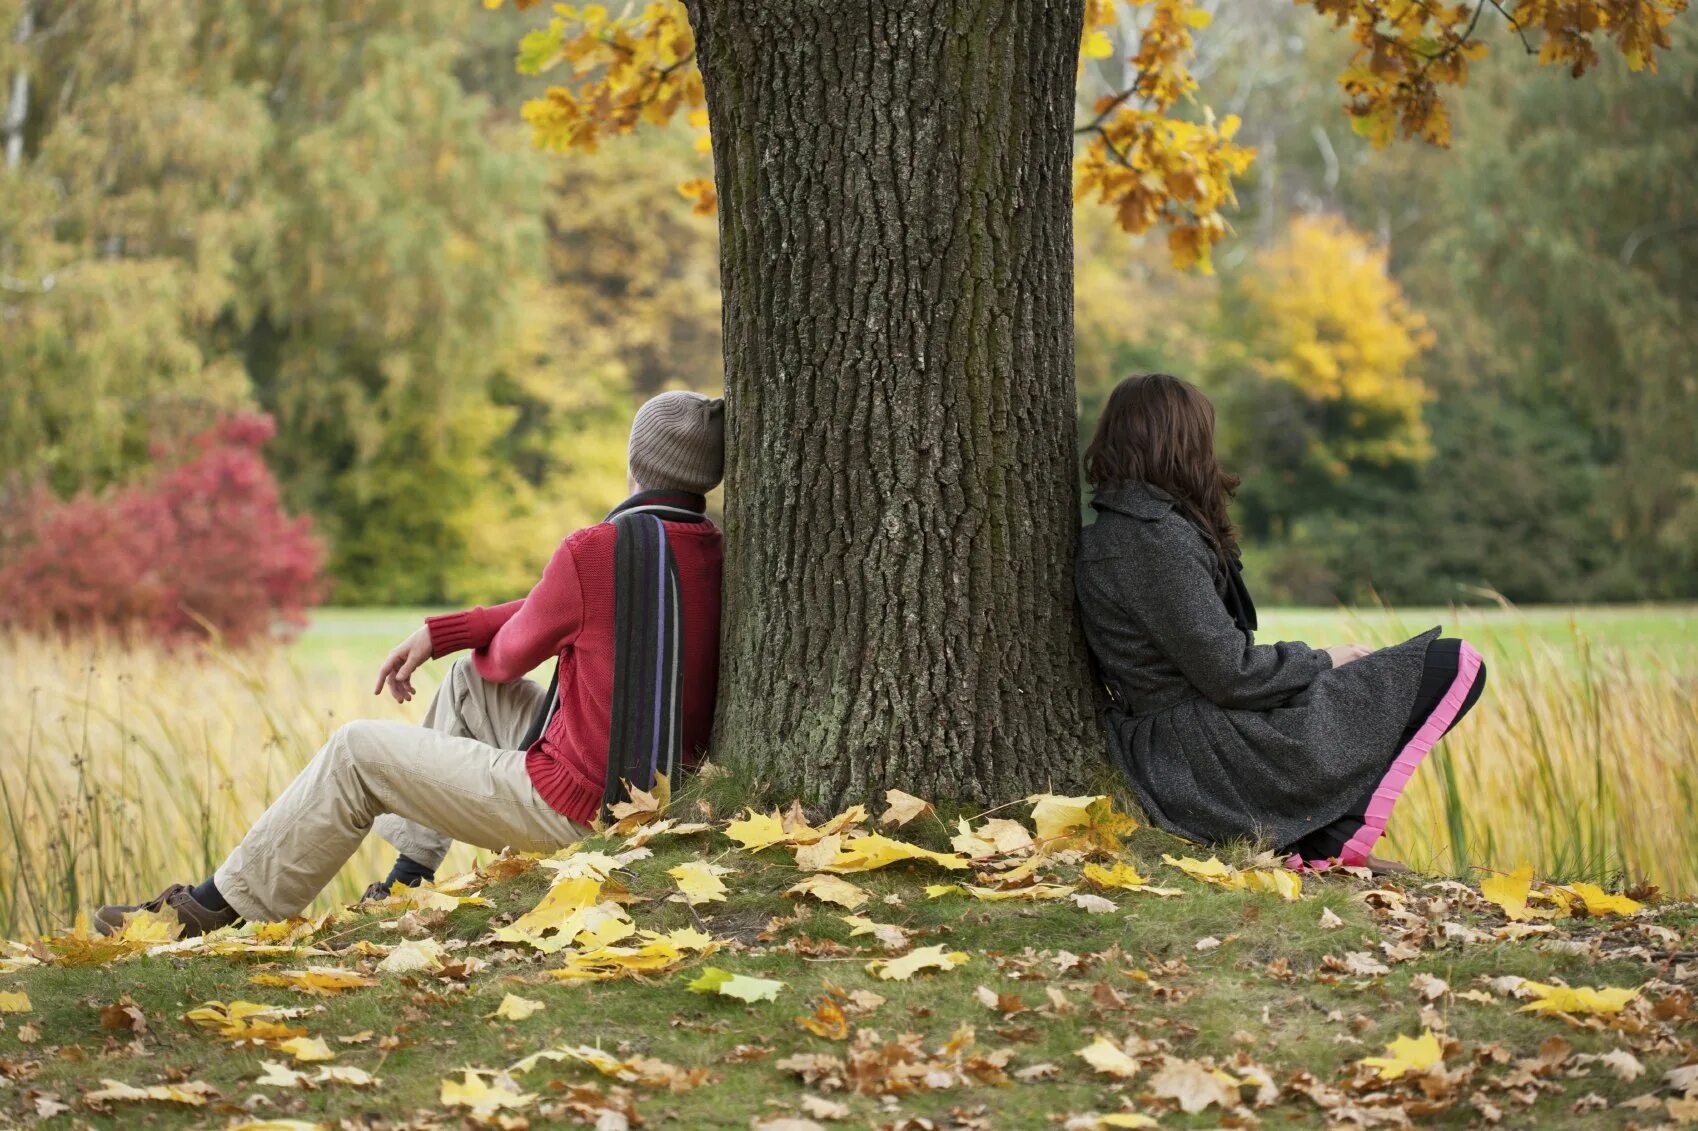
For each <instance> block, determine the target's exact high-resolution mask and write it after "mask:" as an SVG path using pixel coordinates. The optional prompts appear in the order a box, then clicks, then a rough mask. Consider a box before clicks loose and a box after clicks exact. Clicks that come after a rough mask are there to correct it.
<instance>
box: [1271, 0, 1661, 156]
mask: <svg viewBox="0 0 1698 1131" xmlns="http://www.w3.org/2000/svg"><path fill="white" fill-rule="evenodd" d="M1297 2H1298V3H1300V4H1304V3H1306V4H1309V5H1310V6H1312V7H1313V8H1314V9H1315V11H1317V12H1319V13H1320V14H1321V15H1323V16H1326V17H1328V18H1330V19H1331V20H1332V21H1333V23H1334V24H1335V25H1336V26H1337V27H1339V28H1348V29H1349V34H1350V38H1351V39H1352V40H1353V41H1354V42H1355V44H1356V51H1355V54H1354V55H1352V57H1351V60H1350V63H1349V65H1348V66H1347V67H1346V68H1345V71H1344V73H1343V74H1341V75H1340V76H1339V78H1338V83H1339V86H1340V87H1342V88H1343V90H1344V95H1345V111H1346V113H1348V114H1349V115H1350V121H1351V125H1352V126H1353V127H1354V128H1355V129H1356V132H1357V133H1360V134H1361V135H1362V136H1364V137H1366V138H1368V139H1369V140H1371V141H1372V142H1373V143H1374V144H1375V145H1377V146H1383V145H1386V144H1388V143H1389V142H1390V141H1391V140H1392V139H1393V138H1394V137H1397V136H1398V135H1400V134H1401V135H1402V136H1403V137H1407V138H1419V139H1421V140H1423V141H1428V142H1432V143H1433V144H1435V145H1448V144H1449V143H1450V116H1449V113H1448V112H1447V111H1446V109H1445V105H1444V101H1443V98H1442V96H1441V94H1440V90H1441V88H1442V87H1445V86H1462V85H1464V84H1466V83H1467V81H1468V68H1469V64H1470V63H1472V62H1475V61H1477V60H1479V59H1482V58H1484V57H1485V56H1486V54H1487V52H1488V50H1489V49H1488V47H1487V45H1486V44H1485V43H1484V42H1482V41H1480V40H1479V39H1477V38H1476V37H1475V36H1476V32H1477V30H1478V28H1479V23H1480V19H1481V17H1482V16H1483V15H1484V14H1485V11H1486V8H1487V7H1488V6H1490V7H1492V8H1495V9H1497V10H1498V11H1499V12H1501V13H1502V14H1503V16H1504V17H1505V18H1507V20H1508V21H1509V24H1510V26H1511V28H1512V29H1513V30H1514V32H1515V33H1516V34H1517V35H1518V36H1519V37H1520V38H1521V41H1522V42H1523V44H1525V45H1526V47H1527V49H1528V50H1529V51H1535V50H1536V51H1537V53H1538V56H1539V61H1540V62H1541V63H1546V64H1553V63H1556V64H1564V65H1567V66H1568V67H1569V69H1570V71H1571V72H1572V73H1573V74H1574V75H1575V76H1576V77H1579V76H1580V75H1582V74H1584V73H1585V72H1586V71H1587V69H1588V68H1590V67H1592V66H1593V65H1594V64H1596V63H1597V62H1598V48H1597V44H1596V40H1597V37H1598V36H1599V35H1603V36H1607V37H1608V38H1609V39H1611V40H1614V41H1615V44H1616V46H1617V48H1618V49H1619V50H1620V51H1621V53H1622V55H1623V57H1624V58H1625V59H1626V60H1627V64H1628V66H1629V67H1631V68H1632V69H1633V70H1636V71H1637V70H1652V71H1655V70H1656V69H1657V59H1656V51H1657V50H1658V49H1659V48H1660V49H1664V50H1666V49H1667V48H1668V46H1669V36H1668V26H1669V22H1670V21H1671V20H1673V19H1674V17H1675V16H1676V15H1678V14H1679V13H1680V12H1683V11H1685V10H1686V7H1687V0H1514V2H1510V3H1504V2H1499V0H1467V2H1464V3H1448V4H1447V3H1433V4H1426V3H1408V2H1407V0H1297ZM1535 42H1537V46H1536V47H1535Z"/></svg>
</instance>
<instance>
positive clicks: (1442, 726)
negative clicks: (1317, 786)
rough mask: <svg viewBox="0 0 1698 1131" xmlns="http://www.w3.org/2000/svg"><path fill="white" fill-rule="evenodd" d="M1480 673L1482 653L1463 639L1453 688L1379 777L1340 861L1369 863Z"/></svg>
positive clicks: (1341, 862) (1458, 654)
mask: <svg viewBox="0 0 1698 1131" xmlns="http://www.w3.org/2000/svg"><path fill="white" fill-rule="evenodd" d="M1479 674H1480V653H1479V652H1477V651H1475V650H1474V647H1473V646H1472V645H1470V644H1468V643H1467V642H1466V641H1464V642H1463V644H1462V647H1461V648H1460V649H1459V650H1458V652H1457V663H1456V678H1455V679H1454V680H1452V681H1451V684H1450V688H1449V690H1447V691H1446V692H1445V694H1444V698H1443V699H1440V700H1439V705H1438V706H1436V707H1434V708H1433V713H1432V714H1430V715H1428V716H1427V721H1426V722H1425V723H1423V724H1422V726H1421V729H1420V730H1418V731H1416V732H1415V737H1414V738H1411V739H1410V740H1409V743H1408V745H1406V746H1404V748H1403V749H1402V750H1401V751H1399V752H1398V755H1397V757H1396V758H1395V759H1394V760H1393V761H1392V764H1391V769H1389V770H1387V771H1386V776H1385V777H1383V778H1381V779H1380V784H1379V785H1378V786H1376V787H1375V788H1374V796H1373V798H1372V800H1370V801H1369V802H1368V812H1367V820H1365V821H1363V822H1362V827H1361V828H1359V829H1357V830H1356V835H1355V836H1353V837H1351V838H1350V840H1349V842H1348V843H1346V844H1345V846H1344V851H1343V852H1341V853H1339V857H1338V862H1339V863H1340V864H1345V865H1350V866H1355V867H1362V866H1365V865H1366V864H1367V863H1368V854H1369V853H1370V852H1371V851H1372V850H1373V847H1374V845H1375V844H1376V843H1378V841H1379V839H1380V837H1382V836H1384V835H1385V831H1386V822H1387V821H1389V820H1390V819H1391V811H1392V808H1393V807H1394V806H1395V805H1396V804H1397V799H1398V798H1399V797H1402V796H1403V789H1404V787H1405V786H1407V785H1408V784H1409V779H1410V778H1412V777H1414V776H1415V769H1416V767H1418V766H1420V764H1421V763H1422V762H1423V761H1425V760H1426V757H1427V755H1428V754H1429V753H1431V752H1432V749H1433V746H1434V745H1435V744H1437V742H1438V740H1439V739H1441V738H1443V737H1444V732H1445V731H1447V730H1449V729H1450V727H1451V724H1452V723H1454V722H1455V721H1456V715H1457V712H1459V711H1461V710H1462V704H1463V703H1464V702H1465V701H1466V700H1467V699H1468V692H1469V691H1470V690H1472V689H1473V687H1474V681H1475V679H1476V678H1478V677H1479Z"/></svg>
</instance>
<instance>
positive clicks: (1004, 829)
mask: <svg viewBox="0 0 1698 1131" xmlns="http://www.w3.org/2000/svg"><path fill="white" fill-rule="evenodd" d="M955 828H956V833H955V835H954V836H953V837H951V838H950V840H949V844H950V847H952V848H954V849H955V851H957V852H959V853H961V854H962V855H963V856H967V857H970V858H972V859H974V860H987V859H989V858H990V857H993V856H1012V855H1015V854H1018V853H1022V852H1029V851H1031V849H1032V846H1033V844H1034V843H1035V842H1034V841H1033V840H1032V834H1031V833H1030V832H1028V831H1027V830H1026V826H1025V825H1022V824H1021V823H1020V822H1019V821H1010V820H1008V819H1007V818H1004V817H989V818H986V819H985V820H984V821H982V822H980V824H979V827H978V828H977V829H974V828H971V827H970V826H969V825H968V823H967V819H966V818H965V817H962V818H961V819H960V820H958V821H956V823H955Z"/></svg>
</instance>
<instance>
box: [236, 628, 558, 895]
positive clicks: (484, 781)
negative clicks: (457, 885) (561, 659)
mask: <svg viewBox="0 0 1698 1131" xmlns="http://www.w3.org/2000/svg"><path fill="white" fill-rule="evenodd" d="M546 694H547V692H546V691H545V690H544V689H543V688H542V687H539V686H538V685H537V684H535V683H532V682H531V681H530V680H524V679H522V680H518V681H516V682H513V683H490V682H488V681H486V680H485V679H484V678H483V677H482V676H480V675H478V671H477V668H475V667H473V666H472V662H471V660H470V659H469V658H462V659H460V660H458V661H457V662H456V663H455V664H454V666H453V667H452V668H451V669H450V670H449V672H448V678H447V679H446V680H445V681H444V682H443V684H442V688H441V690H439V691H438V692H437V693H436V698H435V699H434V700H433V701H432V702H431V705H430V711H429V713H428V714H426V715H425V724H424V726H422V727H417V726H409V725H407V724H406V723H394V722H382V721H378V720H373V719H367V720H361V721H359V722H352V723H348V724H347V725H346V726H343V727H341V728H340V729H338V730H337V731H336V733H335V734H333V735H331V736H330V741H329V742H327V743H325V745H324V749H322V750H320V751H319V752H318V754H317V756H316V757H314V758H313V760H312V761H311V762H310V763H308V764H307V767H306V769H304V770H302V771H301V773H300V776H298V777H297V778H295V780H294V781H293V782H292V783H291V784H290V785H289V788H288V789H286V790H284V791H283V795H282V796H281V797H279V798H278V799H277V800H276V801H275V802H273V803H272V806H271V808H269V809H267V810H266V811H265V813H264V815H263V816H261V817H260V819H259V820H258V821H257V822H256V823H255V824H254V826H253V828H252V829H250V830H248V835H247V836H245V837H243V838H242V843H241V844H239V845H237V847H236V850H235V851H234V852H232V853H231V854H230V858H229V859H227V860H226V861H224V863H223V864H222V865H221V866H220V867H219V869H218V871H217V872H216V873H214V875H213V879H214V881H215V882H216V883H217V884H218V890H219V891H220V892H221V893H222V894H223V896H224V898H225V899H226V900H228V901H229V903H230V906H231V907H233V908H235V909H236V911H237V912H239V913H240V914H241V916H242V918H244V919H248V920H259V921H264V920H272V919H286V918H288V917H289V916H290V915H295V914H298V913H299V912H300V911H301V910H302V909H303V908H304V907H306V905H307V904H309V903H311V902H312V900H313V898H314V897H315V896H317V895H318V893H319V892H320V891H322V890H323V889H324V886H325V885H326V884H328V883H329V882H330V881H331V880H332V879H333V878H334V877H335V875H336V873H337V871H339V870H340V869H341V867H342V865H343V864H346V863H347V862H348V858H349V857H351V856H352V855H353V854H354V852H355V851H356V850H357V849H358V848H359V847H360V842H361V841H362V840H364V839H365V835H366V833H367V832H376V833H377V834H378V835H379V836H381V837H383V839H384V840H387V841H388V842H389V843H390V844H392V845H394V846H395V847H396V849H398V850H399V851H401V852H402V853H404V854H406V855H407V856H409V857H411V858H412V859H414V860H416V861H418V862H419V863H420V864H424V865H426V866H427V867H432V868H434V867H436V866H437V865H439V864H441V863H442V858H443V857H444V856H445V855H447V853H448V849H449V847H450V846H451V845H452V844H453V843H454V841H456V840H462V841H465V842H466V843H468V844H475V845H477V846H478V847H480V848H489V849H499V848H504V847H507V846H511V847H513V848H518V849H521V850H523V851H527V852H552V851H554V850H556V849H559V848H562V847H564V846H565V845H568V844H570V843H572V842H573V841H575V840H577V839H579V838H580V837H582V836H584V835H585V834H586V833H587V832H588V831H589V830H588V829H586V828H585V827H584V826H582V825H579V824H577V823H576V822H574V821H571V820H569V819H567V818H566V817H564V816H562V815H561V814H559V813H557V812H555V810H554V809H552V808H551V807H550V806H549V804H548V802H546V801H544V800H543V799H542V797H541V796H540V795H539V794H538V793H537V791H536V790H535V789H534V788H532V786H531V779H530V775H529V774H527V773H526V772H525V754H524V751H522V750H514V749H512V747H514V746H516V745H518V743H519V741H520V739H521V738H522V737H523V735H524V732H525V730H526V728H527V727H528V726H529V725H530V722H531V719H532V717H533V716H534V715H535V713H536V711H537V709H538V708H539V706H540V705H541V703H542V700H543V697H544V696H545V695H546Z"/></svg>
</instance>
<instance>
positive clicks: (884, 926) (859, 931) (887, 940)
mask: <svg viewBox="0 0 1698 1131" xmlns="http://www.w3.org/2000/svg"><path fill="white" fill-rule="evenodd" d="M839 918H841V919H842V920H843V921H844V922H845V923H847V924H849V937H850V938H854V937H855V936H856V935H871V936H873V937H874V938H875V939H877V940H878V941H879V942H881V943H883V944H884V945H885V946H886V947H888V948H889V949H891V950H897V949H899V948H901V947H905V946H907V945H908V930H907V928H905V927H899V926H897V925H896V924H895V923H875V922H873V921H872V920H871V919H868V918H867V917H866V916H864V915H843V916H839Z"/></svg>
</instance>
